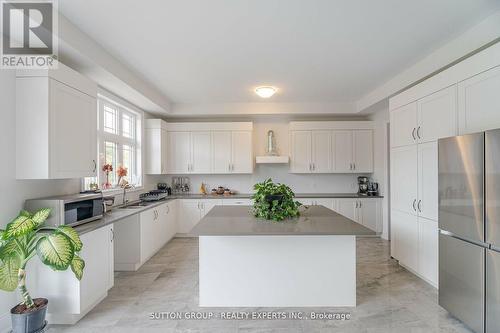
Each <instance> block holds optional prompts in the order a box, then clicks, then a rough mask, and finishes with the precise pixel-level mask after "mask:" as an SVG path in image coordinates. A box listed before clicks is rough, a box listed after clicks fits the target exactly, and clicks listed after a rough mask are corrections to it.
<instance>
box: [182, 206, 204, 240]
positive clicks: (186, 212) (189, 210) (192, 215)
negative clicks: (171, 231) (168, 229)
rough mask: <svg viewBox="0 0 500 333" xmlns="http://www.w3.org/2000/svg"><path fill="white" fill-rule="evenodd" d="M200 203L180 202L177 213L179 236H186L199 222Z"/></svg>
mask: <svg viewBox="0 0 500 333" xmlns="http://www.w3.org/2000/svg"><path fill="white" fill-rule="evenodd" d="M200 219H201V212H200V203H199V202H198V200H181V201H180V212H179V221H178V222H179V225H178V226H179V228H178V232H179V233H181V234H188V233H189V232H190V231H191V229H193V227H194V226H195V225H196V224H197V223H198V222H199V221H200Z"/></svg>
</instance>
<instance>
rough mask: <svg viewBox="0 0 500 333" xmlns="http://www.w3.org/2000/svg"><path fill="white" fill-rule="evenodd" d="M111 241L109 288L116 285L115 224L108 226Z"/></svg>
mask: <svg viewBox="0 0 500 333" xmlns="http://www.w3.org/2000/svg"><path fill="white" fill-rule="evenodd" d="M107 228H108V233H109V242H108V245H109V246H108V258H109V260H108V277H109V278H108V290H109V289H111V288H113V286H114V285H115V246H114V241H115V233H114V225H113V224H110V225H109V226H108V227H107Z"/></svg>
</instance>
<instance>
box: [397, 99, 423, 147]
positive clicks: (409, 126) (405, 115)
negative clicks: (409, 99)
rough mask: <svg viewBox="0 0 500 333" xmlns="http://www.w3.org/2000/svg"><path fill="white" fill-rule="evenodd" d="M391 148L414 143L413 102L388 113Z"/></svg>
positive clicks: (415, 123)
mask: <svg viewBox="0 0 500 333" xmlns="http://www.w3.org/2000/svg"><path fill="white" fill-rule="evenodd" d="M390 118H391V147H400V146H407V145H411V144H412V143H415V142H416V138H417V137H416V135H417V133H416V131H417V127H418V126H417V103H416V102H413V103H410V104H408V105H405V106H402V107H400V108H398V109H395V110H392V111H391V112H390Z"/></svg>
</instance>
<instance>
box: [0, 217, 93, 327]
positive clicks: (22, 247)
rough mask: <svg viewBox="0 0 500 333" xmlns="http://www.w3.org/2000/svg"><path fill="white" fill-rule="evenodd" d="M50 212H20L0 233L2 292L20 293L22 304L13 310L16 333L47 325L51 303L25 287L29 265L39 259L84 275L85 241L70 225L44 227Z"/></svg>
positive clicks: (79, 275) (54, 266) (77, 276)
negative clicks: (83, 242)
mask: <svg viewBox="0 0 500 333" xmlns="http://www.w3.org/2000/svg"><path fill="white" fill-rule="evenodd" d="M49 215H50V209H49V208H44V209H40V210H38V211H36V212H35V213H33V214H32V213H30V212H28V211H25V210H23V211H21V212H20V214H19V216H17V217H16V218H15V219H14V220H12V222H10V223H9V224H7V226H6V228H5V230H0V289H2V290H5V291H14V290H16V289H18V290H19V292H20V294H21V297H22V302H21V303H20V304H18V305H16V306H15V307H13V308H12V309H11V310H10V313H11V316H12V330H13V332H14V333H27V332H38V331H40V330H41V329H42V328H43V327H44V326H45V314H46V312H47V305H48V300H47V299H45V298H36V299H32V298H31V296H30V293H29V292H28V290H27V288H26V265H27V263H28V262H29V261H30V260H31V259H32V258H34V257H35V256H38V258H39V259H40V260H41V262H42V263H44V264H45V265H47V266H49V267H50V268H52V269H53V270H56V271H64V270H66V269H68V268H69V267H71V270H72V271H73V273H74V274H75V276H76V278H77V279H78V280H80V279H81V278H82V276H83V269H84V267H85V262H84V261H83V259H82V258H80V257H79V256H78V252H79V251H80V250H81V249H82V246H83V244H82V242H81V240H80V237H79V236H78V234H77V233H76V231H75V230H74V229H73V228H71V227H69V226H59V227H51V226H46V225H44V222H45V220H46V219H47V218H48V217H49Z"/></svg>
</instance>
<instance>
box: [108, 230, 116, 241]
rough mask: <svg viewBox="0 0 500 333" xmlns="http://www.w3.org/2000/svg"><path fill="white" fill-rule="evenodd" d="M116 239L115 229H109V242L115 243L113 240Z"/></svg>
mask: <svg viewBox="0 0 500 333" xmlns="http://www.w3.org/2000/svg"><path fill="white" fill-rule="evenodd" d="M114 239H115V233H114V232H113V229H109V240H110V241H111V243H113V240H114Z"/></svg>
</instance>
